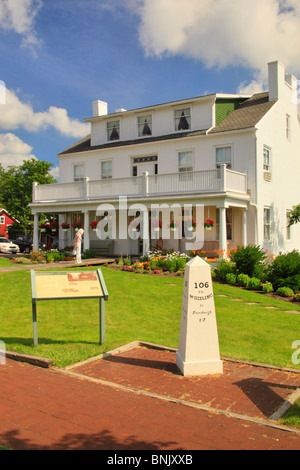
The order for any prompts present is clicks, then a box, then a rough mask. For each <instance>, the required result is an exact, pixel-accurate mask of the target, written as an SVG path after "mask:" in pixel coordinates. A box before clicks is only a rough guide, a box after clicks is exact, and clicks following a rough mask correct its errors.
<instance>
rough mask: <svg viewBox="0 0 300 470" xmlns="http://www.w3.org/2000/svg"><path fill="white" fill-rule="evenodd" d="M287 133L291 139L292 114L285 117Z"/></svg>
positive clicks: (287, 136)
mask: <svg viewBox="0 0 300 470" xmlns="http://www.w3.org/2000/svg"><path fill="white" fill-rule="evenodd" d="M285 134H286V138H287V139H288V140H291V116H290V115H289V114H287V115H286V118H285Z"/></svg>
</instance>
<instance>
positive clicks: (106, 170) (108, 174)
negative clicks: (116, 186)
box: [101, 160, 112, 180]
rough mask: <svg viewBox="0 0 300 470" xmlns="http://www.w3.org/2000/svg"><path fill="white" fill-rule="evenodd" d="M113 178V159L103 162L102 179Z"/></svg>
mask: <svg viewBox="0 0 300 470" xmlns="http://www.w3.org/2000/svg"><path fill="white" fill-rule="evenodd" d="M110 178H112V160H107V161H105V162H101V179H103V180H107V179H110Z"/></svg>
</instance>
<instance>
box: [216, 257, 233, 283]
mask: <svg viewBox="0 0 300 470" xmlns="http://www.w3.org/2000/svg"><path fill="white" fill-rule="evenodd" d="M231 273H232V274H235V264H234V263H232V262H231V261H221V262H220V263H218V267H217V269H216V277H217V279H219V280H220V281H226V276H227V274H231Z"/></svg>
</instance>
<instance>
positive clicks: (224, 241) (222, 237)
mask: <svg viewBox="0 0 300 470" xmlns="http://www.w3.org/2000/svg"><path fill="white" fill-rule="evenodd" d="M219 213H220V237H219V244H220V246H219V249H220V250H222V255H221V257H222V258H226V257H227V230H226V207H220V208H219Z"/></svg>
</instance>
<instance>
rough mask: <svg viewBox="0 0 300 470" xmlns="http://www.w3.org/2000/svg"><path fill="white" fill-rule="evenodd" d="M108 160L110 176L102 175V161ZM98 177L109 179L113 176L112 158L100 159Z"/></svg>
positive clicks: (106, 161)
mask: <svg viewBox="0 0 300 470" xmlns="http://www.w3.org/2000/svg"><path fill="white" fill-rule="evenodd" d="M108 162H110V163H111V176H109V177H103V173H102V163H108ZM100 178H101V180H110V179H112V178H113V159H112V158H105V159H103V160H100Z"/></svg>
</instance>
